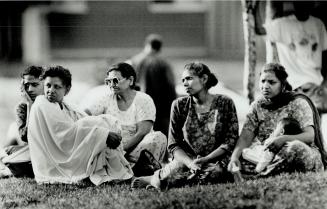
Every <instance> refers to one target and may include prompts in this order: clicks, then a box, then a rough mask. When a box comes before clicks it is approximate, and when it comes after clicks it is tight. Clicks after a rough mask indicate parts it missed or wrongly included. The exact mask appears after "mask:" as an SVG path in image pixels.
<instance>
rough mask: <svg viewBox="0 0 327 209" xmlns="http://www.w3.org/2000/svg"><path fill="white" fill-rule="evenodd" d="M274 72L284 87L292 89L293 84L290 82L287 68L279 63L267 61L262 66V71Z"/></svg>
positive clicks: (288, 89)
mask: <svg viewBox="0 0 327 209" xmlns="http://www.w3.org/2000/svg"><path fill="white" fill-rule="evenodd" d="M267 72H273V73H274V74H275V75H276V77H277V78H278V80H279V81H280V82H281V84H282V89H284V90H287V91H292V86H291V84H289V83H288V81H287V77H288V74H287V72H286V70H285V68H284V67H283V66H282V65H281V64H279V63H267V64H265V65H264V66H263V67H262V70H261V72H260V75H261V73H267Z"/></svg>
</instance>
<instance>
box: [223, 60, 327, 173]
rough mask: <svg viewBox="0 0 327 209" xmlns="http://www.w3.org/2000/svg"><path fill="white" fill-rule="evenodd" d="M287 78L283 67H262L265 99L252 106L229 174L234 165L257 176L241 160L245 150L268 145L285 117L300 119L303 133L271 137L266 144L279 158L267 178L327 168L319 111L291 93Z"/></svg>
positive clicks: (270, 168)
mask: <svg viewBox="0 0 327 209" xmlns="http://www.w3.org/2000/svg"><path fill="white" fill-rule="evenodd" d="M287 76H288V75H287V73H286V71H285V69H284V67H283V66H281V65H280V64H277V63H270V64H266V65H265V66H264V67H263V69H262V71H261V75H260V91H261V93H262V97H261V98H259V99H258V100H256V101H255V102H254V103H253V104H252V105H251V109H250V112H249V113H248V115H247V118H246V121H245V124H244V126H243V129H242V132H241V135H240V138H239V140H238V142H237V145H236V147H235V149H234V151H233V154H232V157H231V161H230V163H229V165H228V169H229V170H230V171H232V170H234V169H233V167H234V166H235V167H238V168H240V169H241V173H242V174H247V175H249V176H250V177H251V176H254V175H257V174H258V173H257V172H256V171H255V165H254V164H252V163H250V162H249V161H246V160H244V159H243V158H242V156H241V154H242V150H243V149H244V148H247V147H249V146H250V145H251V144H254V143H255V141H257V140H259V141H260V142H261V143H265V141H266V140H267V138H269V136H270V135H271V133H272V132H273V130H274V129H275V127H276V125H277V123H278V121H280V120H281V119H282V118H285V117H292V118H294V119H295V120H297V121H298V122H299V123H300V126H301V129H302V132H301V133H299V134H295V135H287V134H286V135H285V134H284V135H280V136H276V137H273V138H269V141H268V142H266V143H265V144H266V146H267V149H268V150H269V151H271V152H273V153H274V154H276V155H275V156H276V157H275V158H274V159H273V160H272V161H271V162H270V163H269V165H268V167H269V169H268V170H265V173H264V175H273V174H279V173H281V172H294V171H300V172H306V171H321V170H323V168H324V165H325V166H326V165H327V164H326V162H327V161H326V152H325V150H324V148H323V144H322V138H321V131H320V121H319V120H320V119H319V115H318V113H317V110H316V108H315V107H314V105H313V103H312V102H311V100H309V99H308V98H307V97H306V96H304V95H300V94H298V95H296V94H294V93H293V92H290V90H291V89H292V87H291V86H290V85H289V83H288V82H287ZM255 139H256V140H255ZM277 156H278V157H277Z"/></svg>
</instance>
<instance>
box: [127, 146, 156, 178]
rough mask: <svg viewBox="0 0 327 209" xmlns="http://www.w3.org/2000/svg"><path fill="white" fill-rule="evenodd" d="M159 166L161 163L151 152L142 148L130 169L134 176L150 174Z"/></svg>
mask: <svg viewBox="0 0 327 209" xmlns="http://www.w3.org/2000/svg"><path fill="white" fill-rule="evenodd" d="M160 168H161V164H160V163H159V162H158V161H157V160H156V159H155V158H154V157H153V155H152V153H151V152H149V151H148V150H146V149H144V150H142V151H141V153H140V157H139V159H138V160H137V162H136V163H135V165H134V166H133V168H132V170H133V172H134V176H135V177H139V176H151V175H153V174H154V172H155V171H156V170H158V169H160Z"/></svg>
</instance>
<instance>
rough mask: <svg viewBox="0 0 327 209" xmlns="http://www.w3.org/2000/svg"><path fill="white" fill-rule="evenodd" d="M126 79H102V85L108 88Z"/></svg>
mask: <svg viewBox="0 0 327 209" xmlns="http://www.w3.org/2000/svg"><path fill="white" fill-rule="evenodd" d="M125 79H126V78H122V79H119V78H106V79H104V83H105V84H106V85H108V86H111V85H117V84H118V83H120V82H121V81H123V80H125Z"/></svg>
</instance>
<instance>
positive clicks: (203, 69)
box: [184, 62, 218, 90]
mask: <svg viewBox="0 0 327 209" xmlns="http://www.w3.org/2000/svg"><path fill="white" fill-rule="evenodd" d="M184 69H186V70H190V71H192V72H193V73H194V74H195V75H196V76H198V77H200V78H202V77H203V75H207V76H208V80H207V82H206V83H205V88H206V89H207V90H208V89H210V88H211V87H213V86H215V85H217V83H218V79H217V77H216V76H215V75H214V74H213V73H211V71H210V69H209V67H208V66H207V65H205V64H203V63H200V62H191V63H189V64H186V65H185V67H184Z"/></svg>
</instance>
